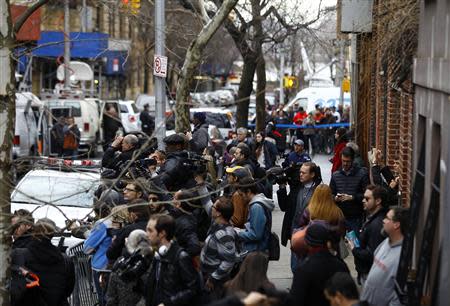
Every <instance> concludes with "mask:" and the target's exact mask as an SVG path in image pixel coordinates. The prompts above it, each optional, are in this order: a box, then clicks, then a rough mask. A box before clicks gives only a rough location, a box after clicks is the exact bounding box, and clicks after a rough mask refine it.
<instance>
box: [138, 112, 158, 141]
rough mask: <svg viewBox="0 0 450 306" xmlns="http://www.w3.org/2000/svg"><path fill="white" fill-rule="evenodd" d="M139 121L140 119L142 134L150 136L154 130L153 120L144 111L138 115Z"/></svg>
mask: <svg viewBox="0 0 450 306" xmlns="http://www.w3.org/2000/svg"><path fill="white" fill-rule="evenodd" d="M139 119H141V123H142V132H144V133H145V134H147V135H148V136H150V135H151V134H152V133H153V131H154V130H155V120H154V119H153V117H152V116H151V115H150V114H149V113H148V112H146V111H142V112H141V114H140V115H139Z"/></svg>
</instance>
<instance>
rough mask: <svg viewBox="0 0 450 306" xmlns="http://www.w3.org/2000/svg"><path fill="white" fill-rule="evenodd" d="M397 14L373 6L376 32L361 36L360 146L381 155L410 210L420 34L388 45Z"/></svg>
mask: <svg viewBox="0 0 450 306" xmlns="http://www.w3.org/2000/svg"><path fill="white" fill-rule="evenodd" d="M403 1H404V2H405V4H407V3H410V2H411V1H408V0H403ZM393 12H395V11H394V10H390V9H389V7H387V6H386V5H384V4H383V2H382V1H374V9H373V14H374V15H373V28H372V33H370V34H358V51H357V56H358V64H359V76H358V101H357V102H356V104H357V109H358V111H357V118H356V135H357V137H356V141H357V143H358V145H359V146H360V148H361V152H367V151H368V150H370V148H371V147H377V148H378V149H380V150H382V151H383V153H384V155H385V163H386V164H387V165H389V166H390V167H391V168H392V169H393V170H395V171H397V172H398V174H399V175H400V178H401V181H400V186H401V192H402V203H403V205H409V198H410V191H411V179H412V177H411V171H412V146H413V137H412V133H413V110H414V94H413V86H412V73H411V72H412V71H411V69H412V65H410V63H412V58H413V56H414V54H415V52H416V48H417V34H416V32H414V29H409V30H408V31H405V33H397V34H396V35H398V36H399V39H398V40H396V41H390V42H389V43H387V41H386V37H388V36H389V35H390V31H391V30H390V29H389V20H390V18H394V16H390V14H393ZM362 156H364V157H365V154H362Z"/></svg>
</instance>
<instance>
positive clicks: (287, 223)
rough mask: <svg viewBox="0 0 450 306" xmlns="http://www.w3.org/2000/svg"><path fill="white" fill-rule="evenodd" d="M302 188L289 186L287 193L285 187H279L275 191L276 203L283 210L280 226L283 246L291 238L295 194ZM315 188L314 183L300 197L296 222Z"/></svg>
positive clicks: (295, 205)
mask: <svg viewBox="0 0 450 306" xmlns="http://www.w3.org/2000/svg"><path fill="white" fill-rule="evenodd" d="M303 188H304V187H303V185H294V186H291V190H290V192H289V195H288V194H287V191H286V188H280V189H278V191H277V197H278V205H279V206H280V209H281V211H284V212H285V214H284V218H283V225H282V228H281V244H282V245H284V246H286V245H287V241H288V240H290V239H291V235H292V227H293V225H294V215H295V210H296V207H297V196H298V193H299V192H300V190H301V189H303ZM315 189H316V185H315V184H314V185H313V186H312V187H311V189H310V190H308V191H307V192H306V196H305V197H304V198H303V199H302V202H301V203H299V204H300V205H302V207H301V208H300V209H299V215H298V216H295V217H298V219H297V222H298V221H300V216H301V215H302V213H303V211H304V209H305V208H306V207H307V206H308V203H309V200H310V199H311V197H312V195H313V193H314V190H315Z"/></svg>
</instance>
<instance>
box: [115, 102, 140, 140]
mask: <svg viewBox="0 0 450 306" xmlns="http://www.w3.org/2000/svg"><path fill="white" fill-rule="evenodd" d="M119 107H120V119H121V120H122V125H123V129H124V132H125V133H131V132H140V131H141V120H140V119H139V115H140V111H139V109H138V107H137V106H136V104H135V103H134V101H133V100H119Z"/></svg>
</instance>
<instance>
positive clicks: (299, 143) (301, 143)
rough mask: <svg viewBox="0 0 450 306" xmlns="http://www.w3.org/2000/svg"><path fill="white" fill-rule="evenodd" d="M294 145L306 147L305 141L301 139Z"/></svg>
mask: <svg viewBox="0 0 450 306" xmlns="http://www.w3.org/2000/svg"><path fill="white" fill-rule="evenodd" d="M294 144H296V145H299V146H304V145H305V143H304V142H303V140H301V139H297V140H296V141H295V142H294Z"/></svg>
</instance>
